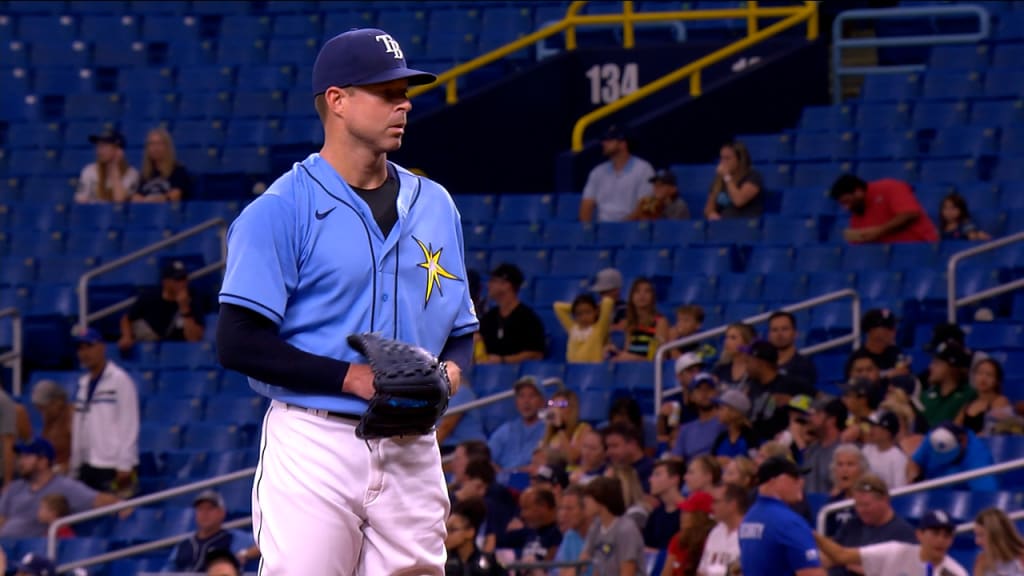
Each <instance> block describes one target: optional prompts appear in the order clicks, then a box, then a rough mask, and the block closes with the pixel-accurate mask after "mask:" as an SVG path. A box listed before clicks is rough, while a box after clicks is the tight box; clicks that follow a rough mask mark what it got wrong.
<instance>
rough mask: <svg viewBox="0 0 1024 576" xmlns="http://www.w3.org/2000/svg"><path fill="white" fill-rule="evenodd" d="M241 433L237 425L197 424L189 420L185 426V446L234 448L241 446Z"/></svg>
mask: <svg viewBox="0 0 1024 576" xmlns="http://www.w3.org/2000/svg"><path fill="white" fill-rule="evenodd" d="M242 441H243V435H242V432H241V430H240V429H239V427H238V426H235V425H224V424H197V423H195V421H193V422H190V423H189V424H188V426H187V427H186V428H185V433H184V435H183V443H184V445H185V446H189V447H196V448H201V449H204V450H210V451H219V450H236V449H238V448H241V447H242Z"/></svg>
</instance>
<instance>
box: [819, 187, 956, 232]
mask: <svg viewBox="0 0 1024 576" xmlns="http://www.w3.org/2000/svg"><path fill="white" fill-rule="evenodd" d="M832 198H833V199H834V200H835V201H837V202H839V204H840V205H841V206H842V207H843V208H845V209H846V210H848V211H849V212H850V227H849V228H848V229H846V230H844V231H843V237H844V238H846V241H847V242H850V243H854V244H859V243H866V242H884V243H892V242H938V240H939V233H938V231H937V230H936V229H935V225H934V224H933V223H932V221H931V219H930V218H929V217H928V213H927V212H925V211H924V209H923V208H921V204H920V203H919V202H918V201H917V198H915V197H914V192H913V190H911V188H910V185H909V184H907V183H906V182H903V181H900V180H896V179H894V178H884V179H882V180H875V181H874V182H870V183H869V182H865V181H863V180H861V179H860V178H858V177H856V176H854V175H852V174H844V175H842V176H840V177H839V178H838V179H837V180H836V181H835V183H834V184H832Z"/></svg>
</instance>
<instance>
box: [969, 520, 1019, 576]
mask: <svg viewBox="0 0 1024 576" xmlns="http://www.w3.org/2000/svg"><path fill="white" fill-rule="evenodd" d="M974 543H975V544H977V545H978V548H979V549H980V550H981V551H980V552H979V553H978V556H977V558H976V559H975V560H974V576H1024V539H1022V538H1021V537H1020V534H1018V533H1017V528H1016V527H1014V525H1013V522H1011V521H1010V519H1009V518H1008V517H1007V516H1006V514H1005V513H1003V511H1002V510H1000V509H998V508H987V509H985V510H982V511H981V512H979V513H978V517H977V518H975V519H974Z"/></svg>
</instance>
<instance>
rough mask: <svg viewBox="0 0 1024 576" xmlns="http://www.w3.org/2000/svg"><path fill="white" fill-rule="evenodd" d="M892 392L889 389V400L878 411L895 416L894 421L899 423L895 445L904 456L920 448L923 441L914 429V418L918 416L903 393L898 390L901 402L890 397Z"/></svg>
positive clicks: (921, 435)
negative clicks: (901, 397)
mask: <svg viewBox="0 0 1024 576" xmlns="http://www.w3.org/2000/svg"><path fill="white" fill-rule="evenodd" d="M892 391H893V388H890V389H889V392H890V396H889V397H888V398H889V399H887V400H886V401H885V402H882V405H881V406H879V407H878V409H879V410H882V411H884V412H892V413H893V414H895V415H896V419H897V420H899V422H900V431H899V432H898V433H897V434H896V444H897V445H898V446H899V447H900V450H902V451H903V453H904V454H913V453H914V452H916V451H917V449H918V447H920V446H921V442H923V441H924V435H923V434H920V433H918V432H917V431H916V430H915V429H914V422H915V418H918V417H920V416H919V415H918V414H917V413H916V412H915V411H914V409H913V405H912V404H911V403H910V401H909V400H907V398H906V393H905V392H903V391H902V390H899V392H900V393H901V394H902V395H903V400H902V401H901V400H899V399H896V398H894V397H892V394H891V393H892ZM921 418H923V417H921Z"/></svg>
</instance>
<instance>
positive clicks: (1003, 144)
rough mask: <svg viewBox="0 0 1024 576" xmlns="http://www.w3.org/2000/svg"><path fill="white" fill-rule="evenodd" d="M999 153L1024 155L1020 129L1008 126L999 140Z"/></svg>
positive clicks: (1023, 140)
mask: <svg viewBox="0 0 1024 576" xmlns="http://www.w3.org/2000/svg"><path fill="white" fill-rule="evenodd" d="M999 151H1000V152H1001V153H1003V154H1006V155H1014V156H1022V155H1024V136H1022V135H1021V134H1020V130H1019V129H1015V128H1013V127H1009V126H1008V127H1007V128H1006V129H1005V130H1003V131H1002V135H1001V137H1000V139H999ZM972 206H973V204H972Z"/></svg>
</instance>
